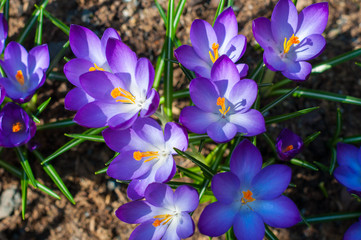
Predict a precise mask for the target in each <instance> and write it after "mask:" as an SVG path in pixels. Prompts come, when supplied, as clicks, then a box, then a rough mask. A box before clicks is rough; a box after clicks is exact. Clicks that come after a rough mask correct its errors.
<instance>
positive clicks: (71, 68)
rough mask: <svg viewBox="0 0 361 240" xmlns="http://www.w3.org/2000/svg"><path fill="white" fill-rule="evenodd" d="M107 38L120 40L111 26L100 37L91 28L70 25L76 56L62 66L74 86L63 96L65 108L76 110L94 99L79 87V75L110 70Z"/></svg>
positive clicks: (72, 46)
mask: <svg viewBox="0 0 361 240" xmlns="http://www.w3.org/2000/svg"><path fill="white" fill-rule="evenodd" d="M109 38H115V39H119V40H120V36H119V34H118V33H117V31H116V30H115V29H113V28H108V29H106V30H105V31H104V34H103V36H102V38H101V39H99V38H98V36H97V35H96V34H95V33H93V32H92V31H91V30H89V29H87V28H85V27H82V26H78V25H71V26H70V31H69V43H70V48H71V50H72V51H73V53H74V55H75V56H76V58H75V59H72V60H70V61H69V62H68V63H67V64H65V66H64V73H65V76H66V77H67V79H68V80H69V82H71V83H72V84H73V85H75V86H76V87H75V88H74V89H72V90H71V91H70V92H69V93H68V94H67V95H66V97H65V101H64V104H65V108H66V109H68V110H74V111H77V110H79V109H80V108H81V107H83V106H84V105H85V104H87V103H89V102H92V101H94V98H92V97H91V96H89V95H88V94H87V93H86V92H85V91H84V90H83V89H82V87H81V84H80V80H79V77H80V75H82V74H84V73H86V72H89V71H110V67H109V65H108V61H107V59H106V56H105V49H106V45H107V42H108V40H109Z"/></svg>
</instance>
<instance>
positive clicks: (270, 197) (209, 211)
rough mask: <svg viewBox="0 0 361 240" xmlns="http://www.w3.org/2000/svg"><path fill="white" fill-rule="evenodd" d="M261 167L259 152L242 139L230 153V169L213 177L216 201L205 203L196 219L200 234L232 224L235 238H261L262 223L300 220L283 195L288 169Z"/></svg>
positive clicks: (284, 224) (279, 225) (218, 231)
mask: <svg viewBox="0 0 361 240" xmlns="http://www.w3.org/2000/svg"><path fill="white" fill-rule="evenodd" d="M261 168H262V156H261V153H260V152H259V150H258V149H257V148H256V147H255V146H254V145H253V144H252V143H251V142H250V141H248V140H243V141H242V142H241V143H240V144H239V145H238V146H237V147H236V148H235V150H234V151H233V153H232V156H231V160H230V170H231V171H230V172H224V173H219V174H217V175H215V176H214V177H213V179H212V186H211V187H212V191H213V194H214V196H215V197H216V198H217V200H218V201H216V202H214V203H212V204H210V205H208V206H207V207H206V208H205V209H204V210H203V212H202V214H201V216H200V218H199V222H198V228H199V231H200V232H201V233H202V234H205V235H208V236H212V237H213V236H220V235H222V234H224V233H225V232H227V231H228V229H229V228H231V227H232V226H233V231H234V233H235V235H236V237H237V239H242V240H247V239H249V240H261V239H263V236H264V234H265V226H264V223H266V224H268V225H269V226H271V227H277V228H285V227H291V226H293V225H295V224H296V223H298V222H299V221H300V220H301V217H300V213H299V211H298V209H297V207H296V205H295V204H294V203H293V202H292V200H290V199H289V198H287V197H285V196H283V195H282V193H283V192H284V191H285V190H286V188H287V186H288V184H289V183H290V181H291V168H289V167H288V166H285V165H279V164H274V165H270V166H267V167H265V168H263V169H261Z"/></svg>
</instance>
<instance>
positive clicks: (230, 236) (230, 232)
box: [226, 2, 237, 240]
mask: <svg viewBox="0 0 361 240" xmlns="http://www.w3.org/2000/svg"><path fill="white" fill-rule="evenodd" d="M228 3H229V2H228ZM226 240H237V238H236V236H235V235H234V232H233V227H231V228H230V229H229V230H228V231H227V232H226Z"/></svg>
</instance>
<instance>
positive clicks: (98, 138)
mask: <svg viewBox="0 0 361 240" xmlns="http://www.w3.org/2000/svg"><path fill="white" fill-rule="evenodd" d="M64 135H65V136H67V137H71V138H76V139H83V140H87V141H92V142H105V140H104V138H103V136H99V135H94V134H67V133H65V134H64Z"/></svg>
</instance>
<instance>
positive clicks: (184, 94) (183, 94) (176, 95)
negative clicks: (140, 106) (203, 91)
mask: <svg viewBox="0 0 361 240" xmlns="http://www.w3.org/2000/svg"><path fill="white" fill-rule="evenodd" d="M187 97H189V90H188V89H183V90H180V91H177V92H174V93H173V98H187ZM163 103H164V97H161V98H160V102H159V104H163Z"/></svg>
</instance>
